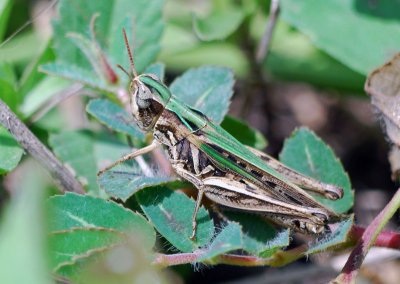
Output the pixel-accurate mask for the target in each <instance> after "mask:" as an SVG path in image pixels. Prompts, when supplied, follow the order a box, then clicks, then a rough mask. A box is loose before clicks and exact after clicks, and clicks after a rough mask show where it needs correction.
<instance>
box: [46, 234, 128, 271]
mask: <svg viewBox="0 0 400 284" xmlns="http://www.w3.org/2000/svg"><path fill="white" fill-rule="evenodd" d="M122 241H123V236H122V235H121V234H119V233H118V232H117V231H113V230H104V229H96V228H93V229H91V228H74V229H71V230H68V231H60V232H55V233H52V234H51V235H50V238H49V246H50V258H51V267H52V269H53V271H55V272H59V270H60V269H61V268H63V267H64V266H67V265H78V261H82V260H87V259H88V258H90V257H92V256H93V255H97V254H99V253H102V252H104V251H107V250H109V249H111V248H112V247H113V246H115V245H116V244H119V243H121V242H122ZM86 265H87V264H86ZM59 273H60V274H62V275H63V276H66V277H70V276H73V275H69V274H68V273H62V272H59ZM74 273H77V272H76V271H74Z"/></svg>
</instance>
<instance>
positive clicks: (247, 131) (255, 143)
mask: <svg viewBox="0 0 400 284" xmlns="http://www.w3.org/2000/svg"><path fill="white" fill-rule="evenodd" d="M221 126H222V128H224V129H225V130H226V131H228V132H229V133H230V134H231V135H232V136H233V137H235V138H236V139H237V140H238V141H239V142H241V143H243V144H245V145H248V146H250V147H253V148H256V149H259V150H262V149H264V148H265V147H267V140H266V139H265V138H264V136H263V135H262V133H261V132H260V131H258V130H257V129H254V128H251V127H250V126H248V125H247V124H246V123H244V122H243V121H241V120H239V119H237V118H234V117H232V116H229V115H227V116H225V118H224V120H223V121H222V123H221Z"/></svg>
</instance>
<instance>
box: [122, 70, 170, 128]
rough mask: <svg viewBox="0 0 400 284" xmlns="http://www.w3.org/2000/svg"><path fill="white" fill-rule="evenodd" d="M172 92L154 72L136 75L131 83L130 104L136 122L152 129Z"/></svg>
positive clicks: (140, 125)
mask: <svg viewBox="0 0 400 284" xmlns="http://www.w3.org/2000/svg"><path fill="white" fill-rule="evenodd" d="M170 98H171V93H170V92H169V90H168V88H167V87H166V86H165V85H164V84H163V83H162V82H161V81H160V80H159V79H158V78H157V76H155V75H153V74H143V75H139V76H137V77H135V78H134V79H133V80H132V82H131V85H130V100H131V102H130V104H131V110H132V115H133V117H134V119H135V121H136V124H137V125H138V126H139V127H140V128H141V129H142V130H145V131H148V130H151V129H152V128H153V127H154V124H155V123H156V122H157V120H158V118H159V117H160V115H161V114H162V112H163V111H164V109H165V106H166V105H167V103H168V101H169V99H170Z"/></svg>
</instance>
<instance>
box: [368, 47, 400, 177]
mask: <svg viewBox="0 0 400 284" xmlns="http://www.w3.org/2000/svg"><path fill="white" fill-rule="evenodd" d="M365 91H366V92H367V93H368V94H369V95H370V96H371V103H372V105H373V106H374V107H375V109H376V112H377V115H378V118H379V119H380V121H381V126H382V128H383V130H384V132H385V133H386V135H387V138H388V139H389V141H390V142H391V143H392V152H394V151H395V152H398V151H399V149H400V53H398V54H396V55H395V56H394V57H393V58H392V59H391V60H390V61H389V62H387V63H386V64H384V65H383V66H382V67H380V68H378V69H376V70H374V71H373V72H372V73H371V74H370V75H369V76H368V78H367V81H366V83H365ZM397 159H398V157H391V159H390V163H391V167H392V175H393V178H395V179H398V178H399V173H400V161H398V160H397Z"/></svg>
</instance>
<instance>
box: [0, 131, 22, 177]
mask: <svg viewBox="0 0 400 284" xmlns="http://www.w3.org/2000/svg"><path fill="white" fill-rule="evenodd" d="M23 153H24V150H22V148H21V147H20V146H19V144H18V142H17V141H15V139H14V138H13V136H12V135H11V134H10V133H8V131H7V130H6V129H5V128H3V127H1V126H0V174H4V173H7V172H10V171H12V170H13V169H14V168H15V167H16V166H17V165H18V163H19V161H20V160H21V157H22V154H23Z"/></svg>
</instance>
